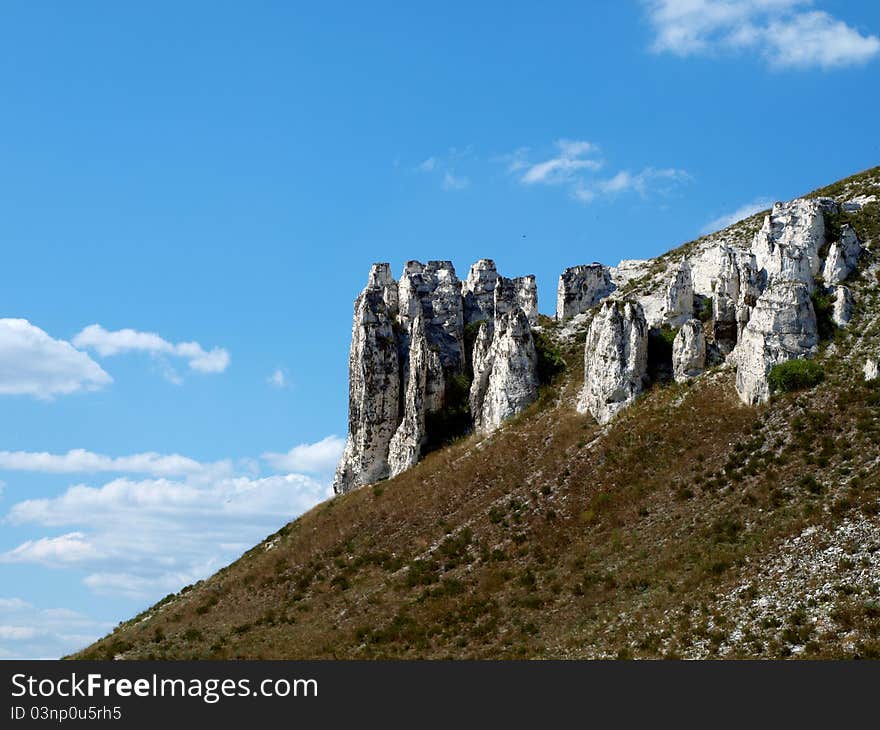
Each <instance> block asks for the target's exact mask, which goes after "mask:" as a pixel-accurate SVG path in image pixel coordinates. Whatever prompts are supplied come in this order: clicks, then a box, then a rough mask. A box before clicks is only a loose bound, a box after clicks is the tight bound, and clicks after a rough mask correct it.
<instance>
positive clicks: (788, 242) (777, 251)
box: [752, 198, 837, 290]
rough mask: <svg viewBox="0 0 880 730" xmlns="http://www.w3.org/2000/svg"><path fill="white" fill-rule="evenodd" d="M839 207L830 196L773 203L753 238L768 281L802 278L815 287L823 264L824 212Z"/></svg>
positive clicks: (760, 266)
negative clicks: (814, 280)
mask: <svg viewBox="0 0 880 730" xmlns="http://www.w3.org/2000/svg"><path fill="white" fill-rule="evenodd" d="M836 211H837V204H836V203H835V202H834V201H833V200H831V199H830V198H813V199H803V198H798V199H796V200H792V201H790V202H787V203H775V204H774V205H773V209H772V210H771V212H770V215H768V216H766V217H765V218H764V224H763V225H762V227H761V230H760V231H758V233H757V234H755V238H754V241H753V242H752V251H753V252H754V254H755V258H756V260H757V266H758V270H759V271H762V272H764V275H765V277H766V279H767V281H772V280H774V279H778V280H780V281H800V282H803V283H804V284H806V285H807V286H808V287H809V288H810V289H811V290H812V286H813V279H814V278H815V277H816V276H818V275H819V273H820V272H821V268H822V262H821V260H820V257H819V253H820V251H821V250H822V248H823V247H824V245H825V214H826V213H833V212H836Z"/></svg>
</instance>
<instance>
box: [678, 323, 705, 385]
mask: <svg viewBox="0 0 880 730" xmlns="http://www.w3.org/2000/svg"><path fill="white" fill-rule="evenodd" d="M705 367H706V337H705V335H704V334H703V323H702V322H700V320H698V319H689V320H688V321H687V322H685V323H684V324H683V325H682V326H681V329H680V330H679V331H678V334H677V335H676V336H675V340H674V341H673V342H672V372H673V375H674V377H675V381H676V382H677V383H683V382H685V381H686V380H690V379H691V378H695V377H697V376H698V375H701V374H702V373H703V370H704V369H705Z"/></svg>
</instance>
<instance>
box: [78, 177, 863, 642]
mask: <svg viewBox="0 0 880 730" xmlns="http://www.w3.org/2000/svg"><path fill="white" fill-rule="evenodd" d="M878 180H880V168H874V169H873V170H869V171H867V172H865V173H862V174H860V175H858V176H854V177H852V178H848V179H847V180H845V181H841V182H840V183H837V184H835V185H833V186H830V187H829V188H825V189H823V190H822V191H817V193H816V194H819V193H821V194H824V195H833V196H835V197H837V198H838V199H839V200H845V199H848V198H851V197H853V196H855V195H859V194H863V193H865V192H867V191H871V190H873V191H874V192H876V191H877V189H876V187H874V186H875V185H876V184H877V182H878ZM756 220H757V219H750V220H747V221H745V222H743V223H740V224H736V225H735V226H733V227H731V228H730V229H727V230H726V231H724V232H721V233H719V234H714V235H715V236H716V237H717V236H727V237H732V238H734V239H736V238H741V237H745V236H750V235H751V233H752V232H753V231H754V229H755V226H756V222H755V221H756ZM852 222H853V224H854V225H855V226H856V227H857V229H858V230H859V233H860V235H861V237H862V238H863V240H864V241H865V242H866V244H867V245H868V246H869V248H870V247H872V245H873V248H872V249H871V250H869V252H868V253H866V255H865V256H864V257H863V260H862V263H861V265H860V270H859V272H858V273H857V274H856V275H855V276H854V278H853V279H852V280H851V281H849V282H848V284H849V285H850V287H851V289H852V291H853V293H854V295H855V299H856V308H855V316H854V319H853V321H852V322H851V324H850V325H849V327H848V328H847V329H845V330H838V331H837V332H834V333H830V337H829V338H828V339H826V340H825V341H824V342H823V345H822V351H821V353H820V355H819V358H818V362H819V363H820V364H821V366H822V368H823V370H824V380H823V382H821V383H820V384H819V385H818V386H816V387H814V388H812V389H811V390H803V391H800V392H795V393H789V394H784V395H781V396H776V397H774V399H773V400H772V401H771V402H770V403H769V404H767V405H766V406H761V407H758V408H753V407H747V406H744V405H742V403H741V402H740V401H739V399H738V398H737V395H736V392H735V390H734V385H733V383H734V372H733V370H732V369H729V368H718V369H716V370H713V371H710V372H709V373H708V374H707V375H705V376H704V377H702V378H699V379H697V380H696V381H693V382H691V383H689V384H683V385H679V384H675V383H673V382H668V381H664V380H660V381H658V382H656V383H655V384H654V385H653V387H652V388H651V389H650V390H649V392H648V393H647V394H646V395H645V396H643V397H642V398H640V399H639V400H638V401H637V402H636V403H635V404H634V405H633V406H632V407H630V408H629V409H627V410H626V411H624V412H623V413H622V414H621V415H620V416H619V417H618V418H616V419H615V420H614V421H612V422H611V423H610V424H608V425H607V426H604V427H600V426H598V425H597V424H596V423H595V422H594V421H593V419H592V418H591V417H590V416H582V415H579V414H578V413H577V412H576V411H575V409H574V401H575V398H576V393H577V391H578V388H579V386H580V385H581V382H582V378H583V345H582V343H583V337H584V334H585V333H584V327H585V325H582V326H581V328H580V329H578V328H577V326H574V327H572V326H567V327H566V329H565V330H562V329H560V328H557V327H556V325H555V323H553V322H551V321H549V320H544V321H543V325H544V330H545V333H546V335H547V339H548V340H551V341H552V342H554V343H555V346H556V347H558V348H559V354H560V356H561V357H562V358H563V359H564V361H565V363H566V369H565V371H564V372H563V373H562V374H561V375H560V376H559V377H558V378H557V380H556V381H555V382H554V383H553V384H552V385H551V386H548V387H546V388H545V389H544V390H543V391H542V395H541V398H540V400H539V401H538V402H537V403H535V404H534V405H533V406H531V407H530V408H529V409H528V410H526V411H525V412H523V413H522V414H520V415H519V416H517V417H516V418H514V419H513V420H511V421H510V422H508V423H506V424H505V425H504V426H503V427H502V428H501V429H500V430H499V431H497V432H496V433H494V434H493V435H492V436H491V437H488V438H481V437H478V436H471V437H468V438H465V439H463V440H460V441H458V442H456V443H454V444H453V445H451V446H449V447H447V448H445V449H443V450H440V451H437V452H434V453H431V454H430V455H428V456H427V457H426V458H425V459H424V460H423V461H422V462H421V463H420V464H418V465H417V466H416V467H414V468H413V469H411V470H409V471H407V472H405V473H403V474H401V475H400V476H398V477H396V478H395V479H392V480H389V481H386V482H382V483H380V484H377V485H375V486H372V487H365V488H362V489H359V490H356V491H353V492H350V493H348V494H344V495H341V496H339V497H336V498H334V499H332V500H330V501H328V502H325V503H323V504H321V505H319V506H317V507H316V508H315V509H313V510H311V511H310V512H309V513H307V514H305V515H303V516H302V517H300V518H299V519H297V520H295V521H294V522H292V523H290V524H288V525H286V526H285V527H284V528H282V529H281V530H280V531H279V532H277V533H276V534H274V535H271V536H269V537H268V538H267V539H266V540H265V541H264V542H262V543H261V544H259V545H257V546H256V547H254V548H253V549H252V550H250V551H249V552H247V553H245V555H243V556H242V557H241V558H240V559H239V560H238V561H236V562H235V563H233V564H232V565H230V566H228V567H227V568H224V569H223V570H221V571H219V572H218V573H217V574H216V575H214V576H213V577H211V578H209V579H208V580H205V581H202V582H200V583H198V584H196V585H195V586H191V587H188V588H186V589H184V590H183V591H181V592H180V593H179V594H175V595H171V596H168V597H166V598H165V599H163V601H161V602H160V603H158V604H156V605H155V606H153V607H152V608H150V609H149V610H148V611H146V612H144V613H143V614H142V615H140V616H138V617H136V618H134V619H132V620H131V621H128V622H125V623H123V624H120V626H119V627H118V628H117V629H116V630H115V631H114V632H113V633H112V634H111V635H110V636H108V637H106V638H104V639H102V640H101V641H99V642H97V643H95V644H94V645H93V646H91V647H89V648H87V649H85V650H84V651H82V652H80V653H79V654H77V655H76V658H105V657H106V658H111V657H120V658H156V659H172V658H174V659H184V658H238V657H241V658H267V659H268V658H312V657H328V658H330V657H336V658H377V657H394V658H416V657H435V658H442V657H456V658H459V657H461V658H464V657H472V658H498V657H509V658H521V657H546V658H552V657H559V658H574V657H616V656H620V657H660V656H680V657H785V656H792V655H795V656H797V655H803V656H809V657H853V656H858V657H878V658H880V381H878V380H874V381H871V382H865V381H864V379H863V377H862V372H861V371H862V367H863V365H864V362H865V357H866V356H867V355H872V356H874V355H876V353H877V352H878V349H880V348H878V344H880V340H878V337H880V279H878V271H880V257H878V256H877V253H876V251H877V244H878V243H880V215H878V205H877V204H876V203H875V204H872V205H870V206H866V207H865V208H863V209H862V210H861V211H860V212H859V213H858V215H857V216H855V217H854V219H853V221H852ZM706 240H707V239H700V240H698V241H695V242H692V243H690V244H686V247H691V248H693V247H698V246H701V245H704V244H705V241H706ZM683 248H684V247H683ZM683 248H682V249H677V250H676V251H678V252H680V251H682V250H683ZM674 253H675V252H670V254H666V255H665V256H667V257H668V256H670V255H674ZM663 258H664V257H661V259H663ZM650 277H651V266H650V264H649V265H648V266H647V267H646V269H645V273H644V274H643V275H642V279H641V280H634V281H633V282H632V283H631V286H632V288H633V289H634V290H636V289H638V287H640V286H645V285H646V284H647V283H649V282H650Z"/></svg>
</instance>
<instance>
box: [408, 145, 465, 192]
mask: <svg viewBox="0 0 880 730" xmlns="http://www.w3.org/2000/svg"><path fill="white" fill-rule="evenodd" d="M472 158H473V149H472V148H471V147H465V148H463V149H459V148H457V147H450V148H449V149H448V150H447V151H446V153H444V154H442V155H432V156H431V157H427V158H425V159H424V160H422V161H421V162H420V163H419V164H417V165H416V166H415V171H416V172H419V173H424V174H425V175H431V176H437V177H439V179H440V187H441V188H442V189H443V190H448V191H457V190H464V189H466V188H468V187H470V184H471V181H470V178H469V177H467V176H466V175H462V174H460V173H459V172H458V171H457V168H458V167H459V166H460V165H463V164H466V163H467V161H468V160H469V159H471V160H472Z"/></svg>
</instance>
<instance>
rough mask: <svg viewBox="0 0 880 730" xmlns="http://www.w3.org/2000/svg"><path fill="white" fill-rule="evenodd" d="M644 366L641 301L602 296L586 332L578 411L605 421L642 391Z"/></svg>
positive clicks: (645, 346)
mask: <svg viewBox="0 0 880 730" xmlns="http://www.w3.org/2000/svg"><path fill="white" fill-rule="evenodd" d="M647 368H648V324H647V321H646V320H645V313H644V312H643V311H642V307H641V305H640V304H638V303H637V302H632V301H619V300H605V301H604V302H603V303H602V306H601V308H600V310H599V312H598V313H597V314H596V316H595V317H594V318H593V321H592V322H591V324H590V329H589V331H588V332H587V339H586V344H585V347H584V386H583V389H582V390H581V393H580V397H579V399H578V404H577V408H578V411H579V412H581V413H587V412H589V413H591V414H592V415H593V417H594V418H595V419H596V420H597V421H598V422H599V423H602V424H604V423H607V422H608V421H610V420H611V419H612V418H614V416H615V415H617V413H619V412H620V411H621V410H622V409H623V408H626V406H628V405H629V404H630V403H632V402H633V400H635V398H636V396H637V395H638V394H639V393H641V392H642V390H643V388H644V386H645V379H646V373H647Z"/></svg>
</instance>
